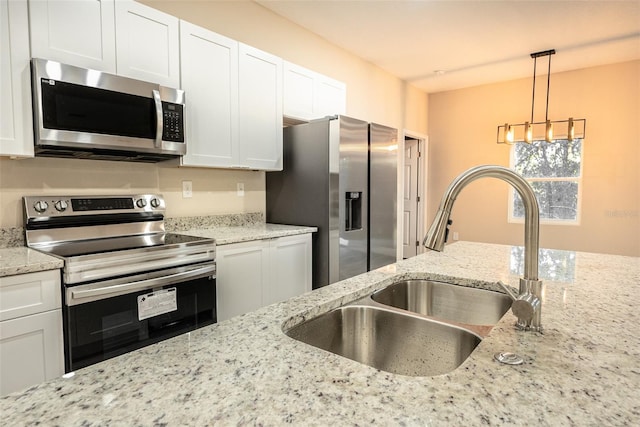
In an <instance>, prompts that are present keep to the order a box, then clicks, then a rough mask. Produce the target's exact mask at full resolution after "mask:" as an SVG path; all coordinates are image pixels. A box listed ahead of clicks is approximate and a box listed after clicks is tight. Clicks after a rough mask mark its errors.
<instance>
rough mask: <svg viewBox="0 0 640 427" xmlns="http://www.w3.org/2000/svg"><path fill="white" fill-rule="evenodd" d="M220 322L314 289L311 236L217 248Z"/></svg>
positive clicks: (287, 237) (258, 241)
mask: <svg viewBox="0 0 640 427" xmlns="http://www.w3.org/2000/svg"><path fill="white" fill-rule="evenodd" d="M216 252H217V257H216V262H217V267H218V272H217V278H216V297H217V301H218V307H217V309H218V321H222V320H226V319H229V318H231V317H233V316H237V315H240V314H244V313H248V312H250V311H253V310H256V309H258V308H260V307H263V306H265V305H269V304H272V303H275V302H279V301H283V300H285V299H288V298H291V297H293V296H296V295H300V294H303V293H305V292H308V291H310V290H311V268H312V264H311V234H301V235H296V236H286V237H279V238H275V239H268V240H255V241H250V242H241V243H233V244H230V245H220V246H218V247H217V251H216Z"/></svg>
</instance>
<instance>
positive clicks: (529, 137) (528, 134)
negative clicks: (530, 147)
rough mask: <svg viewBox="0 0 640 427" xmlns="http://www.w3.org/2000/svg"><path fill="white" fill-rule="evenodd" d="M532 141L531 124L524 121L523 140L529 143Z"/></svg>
mask: <svg viewBox="0 0 640 427" xmlns="http://www.w3.org/2000/svg"><path fill="white" fill-rule="evenodd" d="M532 141H533V126H531V123H529V122H524V142H526V143H527V144H531V142H532Z"/></svg>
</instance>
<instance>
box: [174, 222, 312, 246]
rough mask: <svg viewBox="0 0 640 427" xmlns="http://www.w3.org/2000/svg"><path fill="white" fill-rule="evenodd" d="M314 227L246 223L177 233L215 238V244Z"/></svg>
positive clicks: (261, 237)
mask: <svg viewBox="0 0 640 427" xmlns="http://www.w3.org/2000/svg"><path fill="white" fill-rule="evenodd" d="M316 231H318V229H317V228H316V227H306V226H297V225H282V224H269V223H255V224H246V225H243V226H215V227H211V228H191V229H188V230H180V231H178V233H181V234H188V235H191V236H198V237H208V238H212V239H215V240H216V245H228V244H231V243H239V242H247V241H251V240H262V239H273V238H276V237H285V236H295V235H298V234H306V233H314V232H316Z"/></svg>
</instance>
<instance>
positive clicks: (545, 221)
mask: <svg viewBox="0 0 640 427" xmlns="http://www.w3.org/2000/svg"><path fill="white" fill-rule="evenodd" d="M545 143H546V142H545ZM518 144H519V143H518ZM551 144H555V142H552V143H551ZM580 144H581V147H580V172H579V174H578V176H576V177H534V178H527V177H523V178H524V179H525V180H526V181H527V182H528V183H532V182H559V181H562V182H575V183H576V184H577V186H578V194H577V200H576V218H575V219H549V218H542V217H540V224H544V225H569V226H579V225H580V224H581V220H582V177H583V170H584V149H585V145H584V139H581V141H580ZM515 154H516V144H513V145H512V147H511V150H510V154H509V168H510V169H511V170H513V171H515V160H516V159H515V157H516V156H515ZM515 195H516V189H515V188H513V187H509V197H508V201H507V203H508V207H507V212H508V214H507V222H508V223H511V224H523V223H524V217H516V216H514V214H513V202H514V200H515Z"/></svg>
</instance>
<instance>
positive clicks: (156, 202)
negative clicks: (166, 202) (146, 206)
mask: <svg viewBox="0 0 640 427" xmlns="http://www.w3.org/2000/svg"><path fill="white" fill-rule="evenodd" d="M158 206H160V200H158V198H157V197H154V198H153V199H151V207H153V208H157V207H158Z"/></svg>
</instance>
